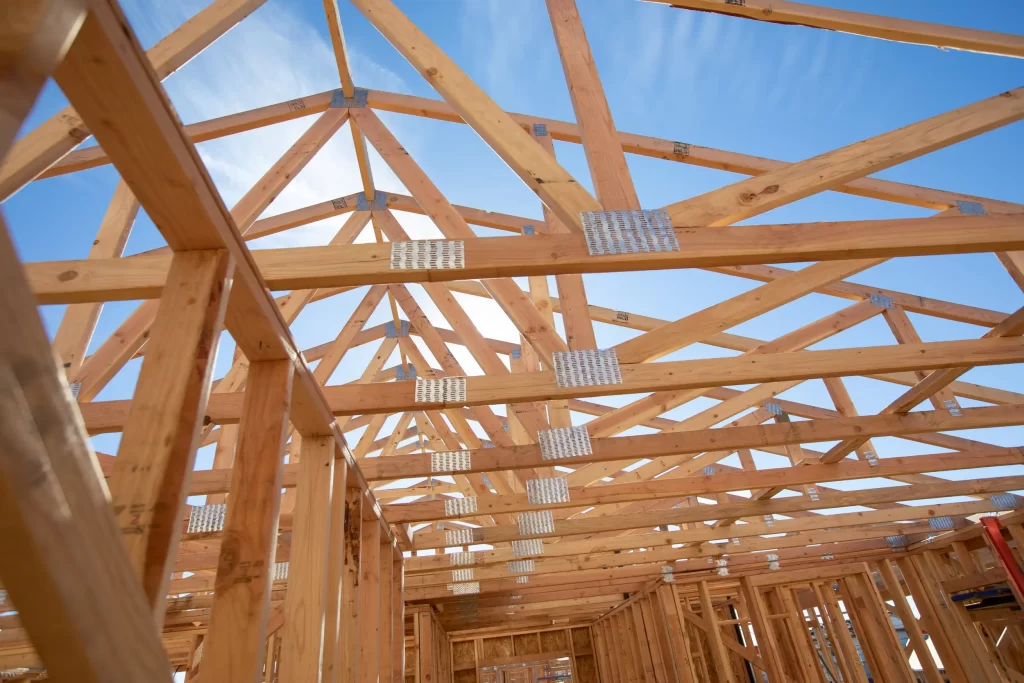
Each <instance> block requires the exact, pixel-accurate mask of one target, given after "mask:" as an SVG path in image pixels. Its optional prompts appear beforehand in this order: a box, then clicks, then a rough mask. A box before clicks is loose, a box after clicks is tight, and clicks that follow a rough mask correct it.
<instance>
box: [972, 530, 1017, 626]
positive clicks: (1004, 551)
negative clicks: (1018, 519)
mask: <svg viewBox="0 0 1024 683" xmlns="http://www.w3.org/2000/svg"><path fill="white" fill-rule="evenodd" d="M981 525H982V527H984V529H985V535H986V536H987V538H988V542H989V545H990V546H991V548H992V550H993V551H994V553H993V554H994V555H995V556H996V557H997V558H998V559H999V563H1000V564H1001V565H1003V569H1004V570H1006V576H1007V578H1009V580H1010V583H1011V585H1012V586H1013V593H1014V595H1016V596H1017V602H1021V598H1022V596H1024V573H1022V572H1021V570H1020V567H1018V566H1017V560H1016V558H1014V556H1013V552H1012V551H1011V550H1010V546H1009V545H1008V544H1007V543H1006V539H1005V538H1003V532H1002V530H1001V529H1000V528H999V518H998V517H982V518H981ZM1021 604H1022V606H1024V603H1021Z"/></svg>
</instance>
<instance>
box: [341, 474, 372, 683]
mask: <svg viewBox="0 0 1024 683" xmlns="http://www.w3.org/2000/svg"><path fill="white" fill-rule="evenodd" d="M355 479H356V477H353V481H350V482H349V483H350V484H353V483H355V482H354V480H355ZM364 497H365V494H364V493H363V491H362V489H359V488H349V489H346V490H345V528H344V549H343V552H344V555H343V557H342V569H341V618H340V621H339V623H338V656H337V659H336V660H335V667H336V669H337V671H338V677H337V680H340V681H342V682H343V683H356V680H357V678H358V676H357V673H358V663H359V645H360V643H361V641H362V639H361V638H360V630H359V603H360V598H359V590H360V586H359V570H360V564H361V560H362V553H361V552H360V546H361V542H362V527H363V498H364Z"/></svg>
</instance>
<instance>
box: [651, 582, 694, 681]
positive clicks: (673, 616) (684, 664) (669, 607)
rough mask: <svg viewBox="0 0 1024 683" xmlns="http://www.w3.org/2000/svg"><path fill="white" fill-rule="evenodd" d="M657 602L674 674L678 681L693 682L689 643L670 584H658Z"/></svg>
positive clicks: (677, 601) (676, 599)
mask: <svg viewBox="0 0 1024 683" xmlns="http://www.w3.org/2000/svg"><path fill="white" fill-rule="evenodd" d="M657 594H658V604H659V606H660V607H661V611H662V613H663V614H664V616H665V624H666V626H667V628H668V636H669V642H670V643H671V650H672V652H673V655H674V661H675V666H676V674H677V676H678V677H679V683H694V676H693V664H692V661H693V660H692V658H691V657H690V643H689V640H688V639H687V637H686V632H685V631H684V630H683V629H684V625H683V620H682V618H681V617H680V616H679V600H678V596H677V595H676V592H675V590H674V589H673V587H672V586H669V585H662V586H658V589H657Z"/></svg>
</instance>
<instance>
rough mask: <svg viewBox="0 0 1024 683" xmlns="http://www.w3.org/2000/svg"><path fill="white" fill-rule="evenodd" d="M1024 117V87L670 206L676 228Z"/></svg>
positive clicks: (744, 212)
mask: <svg viewBox="0 0 1024 683" xmlns="http://www.w3.org/2000/svg"><path fill="white" fill-rule="evenodd" d="M1022 117H1024V88H1018V89H1016V90H1010V91H1007V92H1004V93H1000V94H998V95H996V96H994V97H990V98H988V99H985V100H981V101H979V102H976V103H974V104H970V105H967V106H966V107H960V108H959V109H954V110H952V111H949V112H946V113H945V114H940V115H938V116H934V117H932V118H930V119H925V120H924V121H919V122H917V123H913V124H911V125H909V126H905V127H903V128H899V129H897V130H894V131H891V132H888V133H883V134H882V135H878V136H875V137H873V138H869V139H867V140H863V141H861V142H856V143H854V144H852V145H848V146H846V147H842V148H840V149H837V150H833V151H831V152H826V153H825V154H821V155H818V156H816V157H813V158H811V159H807V160H805V161H801V162H799V163H795V164H791V165H789V166H786V167H785V168H783V169H780V170H779V171H775V172H771V173H765V174H764V175H761V176H758V177H757V178H751V179H749V180H742V181H740V182H738V183H734V184H732V185H728V186H726V187H724V188H720V189H718V190H712V191H711V192H708V193H705V194H703V195H700V196H697V197H694V198H692V199H687V200H684V201H681V202H677V203H675V204H671V205H669V206H667V207H665V210H666V211H668V212H669V216H670V217H671V218H672V224H673V225H680V226H684V225H710V226H724V225H729V224H731V223H736V222H738V221H741V220H743V219H745V218H750V217H752V216H756V215H758V214H761V213H764V212H766V211H769V210H771V209H774V208H777V207H779V206H783V205H785V204H789V203H791V202H795V201H797V200H798V199H802V198H804V197H808V196H810V195H812V194H815V193H817V192H821V191H823V190H827V189H831V188H833V187H835V186H837V185H842V184H843V183H847V182H849V181H851V180H854V179H856V178H862V177H864V176H865V175H867V174H868V173H875V172H877V171H881V170H883V169H885V168H889V167H891V166H895V165H897V164H900V163H903V162H905V161H909V160H910V159H915V158H917V157H920V156H923V155H925V154H928V153H929V152H934V151H935V150H938V149H942V148H943V147H948V146H949V145H952V144H955V143H957V142H960V141H962V140H967V139H969V138H971V137H974V136H976V135H981V134H982V133H986V132H988V131H990V130H995V129H996V128H1000V127H1002V126H1005V125H1007V124H1009V123H1013V122H1014V121H1019V120H1020V119H1021V118H1022Z"/></svg>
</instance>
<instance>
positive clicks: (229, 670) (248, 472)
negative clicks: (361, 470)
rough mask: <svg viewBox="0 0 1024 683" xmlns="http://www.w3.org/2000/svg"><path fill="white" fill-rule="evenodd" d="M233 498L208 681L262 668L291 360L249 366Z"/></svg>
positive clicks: (208, 649) (206, 661)
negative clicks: (248, 388) (247, 389)
mask: <svg viewBox="0 0 1024 683" xmlns="http://www.w3.org/2000/svg"><path fill="white" fill-rule="evenodd" d="M248 385H249V387H250V391H249V393H248V397H247V398H246V401H245V406H244V408H243V420H242V422H241V426H240V429H239V439H238V455H237V456H236V457H235V466H234V476H235V480H236V488H235V490H234V491H233V492H232V494H231V496H229V497H228V508H227V515H226V517H225V521H224V536H225V538H227V539H228V540H229V542H227V543H222V544H221V549H220V559H219V561H218V564H217V580H216V584H215V591H214V600H213V611H212V614H211V616H210V626H209V630H208V633H207V640H206V643H205V645H204V647H203V662H202V669H203V675H204V677H207V680H222V681H228V680H245V681H251V680H255V678H256V676H257V675H258V674H259V673H260V672H261V671H262V670H263V656H264V650H265V647H264V646H265V644H266V633H267V611H268V608H269V603H270V585H271V582H272V580H273V574H274V562H275V552H276V548H277V520H278V512H279V509H280V503H281V466H282V464H283V457H282V454H283V452H284V439H285V433H286V429H287V426H288V412H289V403H290V399H291V393H292V364H291V362H290V361H288V360H279V361H260V362H255V363H252V364H251V365H250V366H249V379H248Z"/></svg>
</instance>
